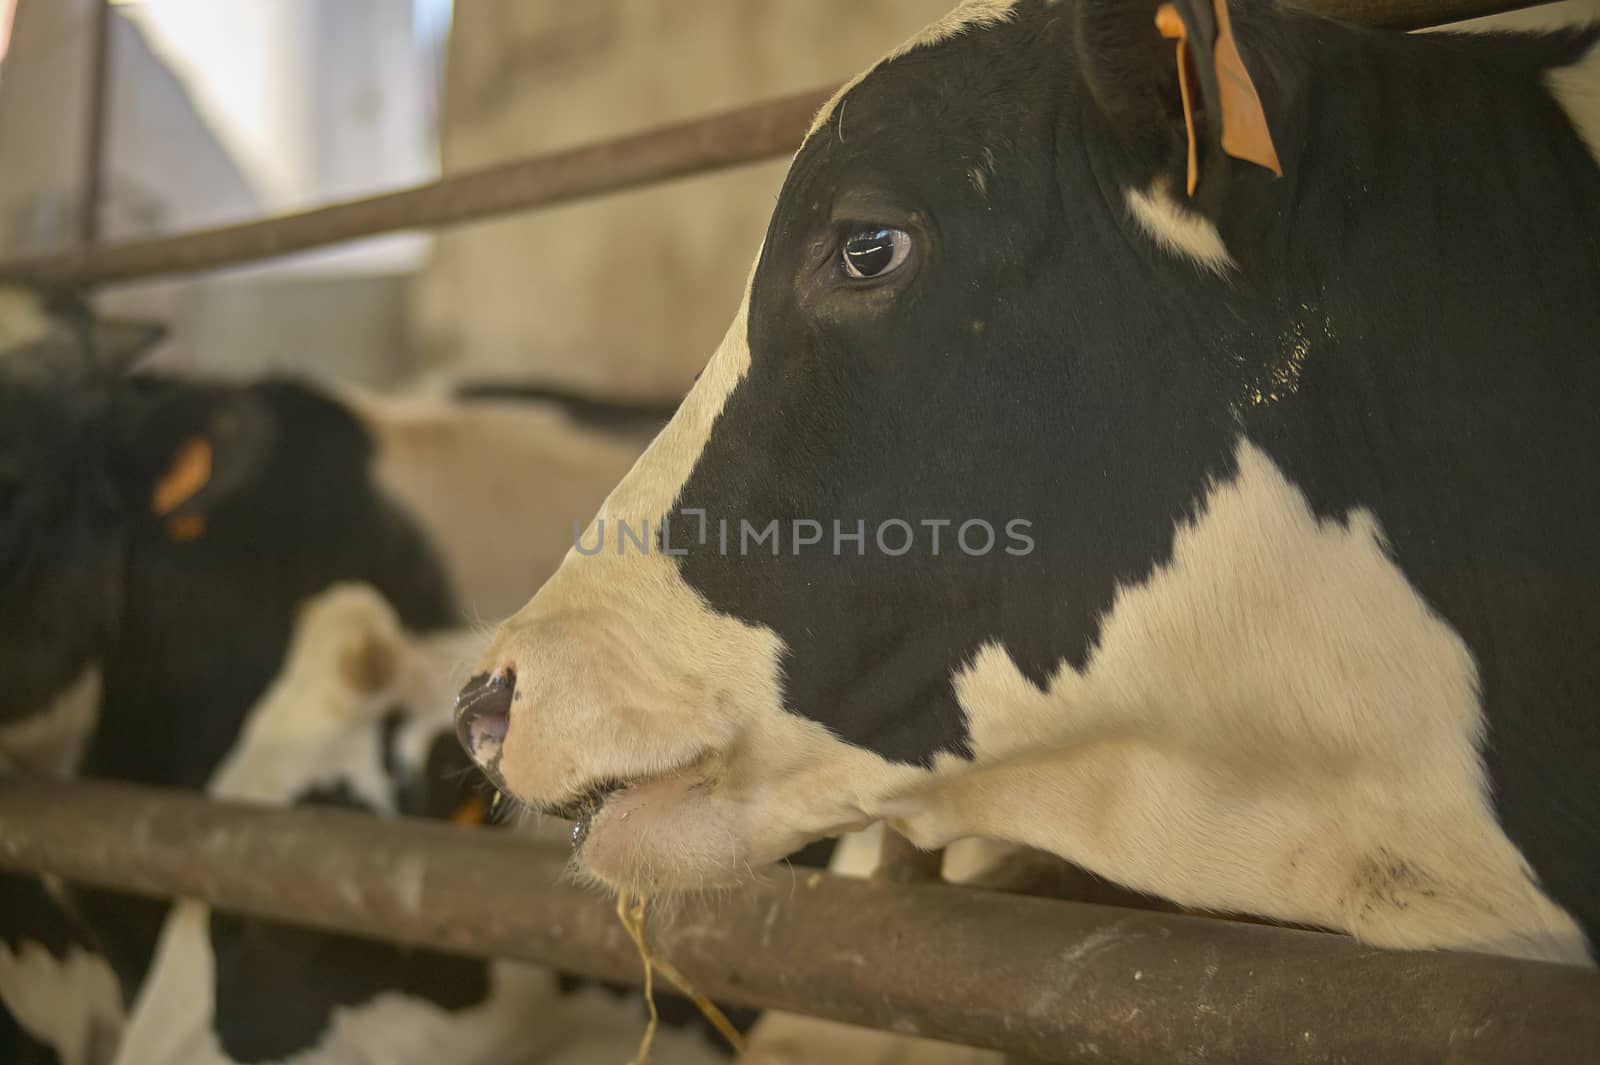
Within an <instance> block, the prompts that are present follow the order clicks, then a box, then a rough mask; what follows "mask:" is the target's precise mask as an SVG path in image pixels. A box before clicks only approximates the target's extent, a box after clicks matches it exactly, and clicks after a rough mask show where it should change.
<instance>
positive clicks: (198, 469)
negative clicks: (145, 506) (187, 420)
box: [150, 436, 211, 540]
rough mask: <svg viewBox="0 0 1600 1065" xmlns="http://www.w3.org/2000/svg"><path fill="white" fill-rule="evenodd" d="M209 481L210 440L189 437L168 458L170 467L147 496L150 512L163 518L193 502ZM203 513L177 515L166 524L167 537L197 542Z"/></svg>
mask: <svg viewBox="0 0 1600 1065" xmlns="http://www.w3.org/2000/svg"><path fill="white" fill-rule="evenodd" d="M210 480H211V441H210V440H208V439H206V438H205V437H204V436H191V437H189V439H187V440H185V441H184V442H183V443H182V444H180V445H178V450H177V452H176V453H174V454H173V456H172V464H171V465H170V466H168V467H167V472H166V473H164V474H162V475H161V479H160V480H159V481H157V482H156V488H155V491H154V492H152V493H151V495H150V513H152V514H154V515H155V516H156V517H158V518H164V517H166V516H167V515H169V514H171V513H172V512H173V511H174V510H177V509H178V508H179V507H181V506H183V504H185V503H187V502H188V501H189V500H191V499H193V498H194V497H195V495H196V494H198V493H199V491H200V490H201V489H202V488H204V487H205V486H206V484H207V483H209V482H210ZM205 531H206V519H205V515H204V514H179V515H177V516H176V517H173V518H172V519H171V520H170V521H168V522H167V534H168V535H169V536H171V537H172V538H173V539H174V540H198V539H199V538H200V537H201V536H203V535H205Z"/></svg>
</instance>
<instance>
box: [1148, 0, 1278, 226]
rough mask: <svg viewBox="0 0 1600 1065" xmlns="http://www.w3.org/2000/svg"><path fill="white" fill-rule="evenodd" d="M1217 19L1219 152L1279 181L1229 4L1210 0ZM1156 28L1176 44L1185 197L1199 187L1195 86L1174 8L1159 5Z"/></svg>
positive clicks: (1264, 119) (1186, 34)
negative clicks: (1185, 148) (1184, 133)
mask: <svg viewBox="0 0 1600 1065" xmlns="http://www.w3.org/2000/svg"><path fill="white" fill-rule="evenodd" d="M1211 7H1212V10H1213V12H1214V13H1215V14H1216V18H1217V41H1216V45H1215V46H1214V47H1213V48H1212V61H1213V63H1214V65H1215V68H1216V72H1217V91H1218V94H1219V95H1220V96H1221V100H1220V107H1221V111H1222V123H1221V124H1222V150H1223V151H1225V152H1227V153H1228V154H1229V155H1231V156H1233V157H1234V158H1235V159H1243V160H1244V161H1245V162H1247V163H1255V164H1256V165H1257V166H1260V167H1265V168H1266V169H1268V170H1270V171H1272V172H1273V173H1274V174H1277V175H1278V176H1279V177H1282V176H1283V166H1282V164H1280V163H1279V161H1278V150H1277V148H1276V147H1274V145H1273V143H1272V131H1271V129H1270V128H1268V126H1267V113H1266V110H1265V109H1264V108H1263V107H1262V106H1261V97H1260V95H1258V94H1257V93H1256V87H1255V83H1254V82H1253V81H1251V80H1250V71H1249V70H1247V69H1246V68H1245V65H1244V57H1243V56H1241V55H1240V54H1239V45H1238V42H1237V41H1235V40H1234V36H1233V22H1232V21H1231V20H1230V19H1229V18H1228V0H1211ZM1156 29H1157V30H1159V31H1160V33H1161V36H1163V37H1166V38H1168V39H1170V40H1175V41H1177V42H1178V48H1177V53H1178V54H1177V59H1178V88H1179V91H1180V92H1181V93H1182V95H1183V122H1184V126H1185V128H1186V129H1187V130H1188V134H1189V175H1188V191H1189V195H1191V196H1193V195H1194V190H1195V188H1196V187H1197V186H1198V185H1199V183H1200V163H1199V155H1200V152H1199V146H1198V145H1197V144H1196V142H1195V128H1194V86H1193V85H1191V84H1190V77H1189V54H1188V51H1189V32H1188V27H1187V26H1185V25H1184V22H1183V18H1182V17H1181V16H1180V15H1179V14H1178V11H1177V8H1175V7H1174V6H1173V5H1172V4H1162V5H1161V6H1160V7H1159V8H1157V9H1156Z"/></svg>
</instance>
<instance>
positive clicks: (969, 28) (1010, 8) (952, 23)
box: [806, 0, 1021, 143]
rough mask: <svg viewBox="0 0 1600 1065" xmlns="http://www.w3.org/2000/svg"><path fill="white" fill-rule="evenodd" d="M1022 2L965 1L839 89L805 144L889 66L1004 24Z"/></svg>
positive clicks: (1017, 0) (807, 134) (809, 133)
mask: <svg viewBox="0 0 1600 1065" xmlns="http://www.w3.org/2000/svg"><path fill="white" fill-rule="evenodd" d="M1020 3H1021V0H963V2H962V3H960V4H957V5H956V7H955V8H954V9H953V10H951V11H950V13H949V14H947V15H945V16H944V17H943V18H941V19H939V20H938V21H937V22H934V23H932V24H931V25H929V26H928V27H927V28H926V29H924V30H923V31H922V32H921V33H918V34H917V35H916V36H914V37H912V38H910V39H909V40H907V41H906V42H905V43H904V44H902V45H900V46H899V47H898V48H896V49H894V51H892V52H890V53H889V54H888V55H886V56H884V57H883V58H882V59H880V60H878V62H876V63H874V64H873V65H872V66H870V67H868V68H867V69H866V70H863V71H862V72H861V73H860V74H857V75H856V76H855V77H854V78H851V79H850V80H849V81H847V82H845V84H844V85H842V86H840V88H839V91H838V92H836V93H834V94H833V96H832V97H831V98H829V100H828V102H827V103H825V104H823V105H822V109H821V110H820V111H818V112H817V117H816V118H815V119H814V120H813V121H812V123H811V129H810V130H809V131H807V133H806V141H807V142H808V143H809V142H810V140H811V139H812V138H813V137H815V136H816V135H817V133H818V132H819V131H820V130H822V129H823V127H825V126H827V125H828V124H829V123H830V122H831V121H832V120H833V119H834V117H835V116H837V115H838V114H839V105H840V104H841V103H843V102H844V99H845V97H846V96H848V95H850V93H851V92H852V91H853V90H854V89H855V88H856V87H857V86H858V85H860V84H861V83H862V82H864V81H866V80H867V78H869V77H871V76H872V75H873V73H875V72H876V71H878V70H879V69H881V68H882V67H884V66H885V65H886V64H888V63H891V62H893V61H894V60H896V59H899V58H900V57H901V56H905V55H910V54H911V53H912V52H915V51H917V50H919V49H922V48H931V47H935V46H937V45H939V44H942V43H944V42H945V41H948V40H950V39H951V38H953V37H958V36H960V35H962V34H965V33H971V32H975V31H980V30H984V29H987V28H989V27H991V26H994V25H997V24H999V23H1001V22H1005V21H1007V20H1008V19H1010V18H1012V17H1014V16H1015V14H1016V11H1017V7H1018V6H1019V4H1020Z"/></svg>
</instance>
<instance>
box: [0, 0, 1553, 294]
mask: <svg viewBox="0 0 1600 1065" xmlns="http://www.w3.org/2000/svg"><path fill="white" fill-rule="evenodd" d="M1285 2H1286V4H1287V5H1288V6H1290V7H1293V8H1296V9H1298V10H1301V11H1305V12H1308V13H1311V14H1321V15H1327V16H1331V17H1334V18H1341V19H1345V20H1347V21H1350V22H1358V23H1365V24H1367V25H1371V26H1383V27H1388V28H1391V29H1416V28H1419V27H1423V26H1433V25H1439V24H1441V23H1445V22H1455V21H1458V20H1461V19H1468V18H1476V17H1478V16H1481V15H1490V14H1496V13H1499V12H1503V11H1509V10H1514V9H1516V8H1521V7H1531V6H1536V5H1534V4H1531V3H1529V2H1527V0H1426V2H1418V0H1285ZM831 92H832V90H831V89H819V90H814V91H811V92H804V93H799V94H798V95H795V96H786V97H783V98H782V99H777V100H770V101H767V102H764V103H759V104H754V105H751V106H749V107H744V108H740V109H739V110H736V111H728V112H725V113H723V114H717V115H711V116H709V117H706V118H700V119H696V120H694V121H691V122H683V123H679V124H676V125H671V126H664V127H661V128H659V129H653V130H649V131H647V132H644V133H636V134H632V135H630V136H626V137H619V138H617V139H615V140H609V141H604V142H601V143H598V144H592V145H587V146H585V147H581V148H573V149H570V150H567V151H561V152H555V153H552V154H549V155H539V156H534V157H532V158H528V159H523V160H520V161H518V162H513V163H506V164H503V165H500V166H496V167H491V168H489V169H486V170H480V171H476V172H473V173H469V174H461V175H458V176H455V177H448V178H444V179H442V180H440V181H435V182H432V183H430V184H427V185H419V186H417V187H415V188H410V189H403V190H401V191H399V192H391V193H386V194H383V195H380V196H373V197H371V198H369V199H364V200H354V201H351V202H348V203H339V204H334V205H332V206H329V207H322V208H318V209H316V210H313V211H306V212H303V213H300V214H291V215H283V216H281V217H278V218H268V219H265V220H262V221H257V222H247V223H244V224H242V225H234V226H223V227H221V228H217V229H206V230H200V231H197V232H192V233H180V234H176V235H174V236H170V237H158V238H155V239H152V240H139V241H129V242H126V243H120V244H106V245H98V246H93V247H88V248H80V249H75V250H73V251H68V252H63V253H60V254H55V255H41V256H31V257H27V258H22V259H12V260H9V261H6V262H3V263H0V276H22V277H38V278H41V279H44V280H51V281H61V282H69V283H75V284H93V283H105V282H113V281H127V280H132V279H136V278H144V277H153V276H159V275H163V274H180V273H192V272H195V271H200V270H212V269H216V268H218V267H223V266H233V265H238V264H240V263H248V262H256V261H259V260H262V259H269V258H273V257H275V256H280V255H288V254H290V253H293V252H299V251H307V250H309V249H312V248H319V247H325V246H327V245H330V244H339V243H343V242H345V241H350V240H355V239H358V238H361V237H371V236H376V235H378V234H382V233H393V232H397V231H401V230H409V229H425V228H432V227H438V226H450V225H457V224H459V223H462V222H470V221H473V220H476V219H482V218H488V217H491V216H493V215H497V214H502V213H505V212H508V211H519V210H527V209H529V208H534V207H548V206H551V205H553V204H559V203H565V202H567V201H570V200H574V199H578V198H581V197H588V196H599V195H603V194H605V193H609V192H618V191H621V190H623V189H630V188H636V187H639V186H642V185H647V184H651V183H653V182H658V181H667V180H670V179H673V178H681V177H686V176H689V175H692V174H700V173H707V172H711V171H715V170H721V169H725V168H727V167H732V166H738V165H740V164H743V163H752V162H757V161H759V160H763V159H770V158H774V157H777V156H781V155H784V154H786V153H788V152H792V151H794V150H795V149H796V148H798V147H799V145H800V141H801V139H802V137H803V136H804V135H805V131H806V129H807V128H808V127H809V125H810V123H811V120H812V117H813V115H814V113H815V112H816V111H817V109H818V108H819V107H820V106H821V105H822V104H823V102H824V101H825V100H826V99H827V98H828V96H829V94H830V93H831Z"/></svg>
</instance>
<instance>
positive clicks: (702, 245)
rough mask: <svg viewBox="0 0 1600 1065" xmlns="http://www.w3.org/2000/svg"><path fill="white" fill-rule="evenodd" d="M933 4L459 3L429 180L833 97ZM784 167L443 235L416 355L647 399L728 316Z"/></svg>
mask: <svg viewBox="0 0 1600 1065" xmlns="http://www.w3.org/2000/svg"><path fill="white" fill-rule="evenodd" d="M950 6H951V0H873V2H871V3H860V2H859V0H675V2H673V3H670V4H669V3H662V2H660V0H589V2H586V3H583V4H571V3H565V2H561V0H530V2H525V3H516V4H507V3H502V2H500V0H457V3H456V5H455V24H454V27H453V29H452V33H451V38H450V45H449V53H448V56H447V60H446V74H445V93H444V103H443V119H442V153H443V161H444V169H445V172H446V173H454V172H460V171H463V170H469V169H472V168H474V167H479V166H484V165H486V164H490V163H494V162H499V161H502V160H505V159H507V158H511V157H514V156H517V155H522V154H526V153H531V152H539V151H547V150H551V149H555V148H560V147H564V146H569V145H573V144H580V143H583V142H586V141H591V140H595V139H599V138H604V137H610V136H616V135H619V134H623V133H627V132H631V131H635V130H642V129H646V128H649V127H651V126H655V125H659V124H662V123H666V122H673V121H680V120H683V119H688V118H693V117H696V116H699V115H703V114H706V113H708V112H712V111H717V110H721V109H726V108H733V107H739V106H742V105H745V104H748V103H751V102H754V101H757V100H760V99H763V98H765V97H770V96H777V95H781V94H784V93H790V92H798V91H801V90H804V89H809V88H813V87H816V86H820V85H824V84H828V83H830V82H833V81H842V80H844V79H845V78H847V77H849V76H850V75H852V74H854V73H855V72H856V71H858V70H859V69H861V68H862V67H864V66H866V65H867V64H869V63H871V62H872V61H874V60H875V59H877V58H878V57H879V56H880V55H882V54H883V53H884V52H886V51H887V50H888V49H890V48H892V47H893V46H894V45H896V44H898V43H899V42H900V41H901V40H903V39H904V38H906V37H908V36H910V34H912V33H913V32H915V31H916V30H918V29H920V28H921V27H922V26H923V25H925V24H927V23H928V22H930V21H932V20H933V19H935V18H937V17H938V16H940V15H942V14H943V13H944V12H945V11H947V10H948V9H949V8H950ZM786 168H787V161H775V162H771V163H767V164H764V165H761V166H757V167H750V168H745V169H742V170H739V171H735V172H731V173H728V174H723V175H718V176H713V177H704V178H697V179H694V180H691V181H685V182H679V183H676V184H673V185H670V186H665V187H661V188H656V189H650V190H646V191H642V192H637V193H629V194H625V195H621V196H613V197H609V198H607V199H605V200H603V201H591V202H588V203H583V204H577V205H573V206H569V207H564V208H560V209H557V210H554V211H548V212H543V213H539V214H535V215H526V216H521V217H516V218H511V219H505V220H497V221H495V222H493V223H490V224H485V225H480V226H475V227H472V228H469V229H465V230H456V231H453V232H449V233H445V234H442V235H441V237H440V239H439V241H438V242H437V245H436V247H435V251H434V256H433V260H432V262H431V264H430V265H429V266H428V267H426V268H425V269H424V271H423V273H422V275H421V277H420V278H419V280H418V283H417V286H416V298H415V300H414V316H415V317H414V322H415V325H416V328H417V331H418V338H417V339H418V342H419V344H420V348H421V351H422V353H423V358H424V359H426V360H429V361H431V362H433V363H435V364H441V363H458V362H465V363H468V364H470V365H472V366H474V367H483V368H490V369H493V370H495V371H518V372H531V373H536V374H538V375H539V376H542V377H545V378H546V379H548V380H551V381H558V382H562V383H566V384H569V385H574V386H579V387H589V388H594V389H602V390H605V391H607V392H627V393H629V394H635V395H639V394H643V395H651V396H662V395H674V394H677V393H679V392H681V391H683V390H684V389H686V388H687V387H688V386H689V384H690V382H691V381H692V379H693V377H694V374H695V373H696V372H698V371H699V369H700V367H701V366H702V365H703V364H704V363H705V360H706V358H707V356H709V355H710V353H711V350H712V348H713V347H714V346H715V344H716V342H717V341H718V340H719V339H721V336H722V333H723V331H724V330H725V329H726V328H727V324H728V322H729V320H730V319H731V318H732V316H733V312H734V310H735V309H736V305H737V303H738V300H739V297H740V295H741V294H742V289H743V286H744V282H745V279H746V277H747V276H748V273H749V270H750V263H751V260H752V258H753V257H754V255H755V252H756V249H757V248H758V246H759V245H760V241H761V237H762V234H763V232H764V230H765V228H766V223H767V218H768V216H769V215H770V213H771V211H772V205H773V201H774V198H775V197H776V195H777V191H778V186H779V184H780V182H781V181H782V179H783V174H784V171H785V170H786Z"/></svg>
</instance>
